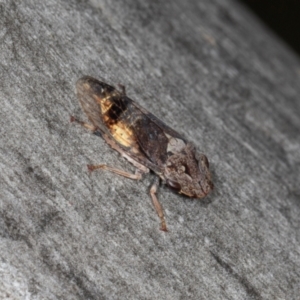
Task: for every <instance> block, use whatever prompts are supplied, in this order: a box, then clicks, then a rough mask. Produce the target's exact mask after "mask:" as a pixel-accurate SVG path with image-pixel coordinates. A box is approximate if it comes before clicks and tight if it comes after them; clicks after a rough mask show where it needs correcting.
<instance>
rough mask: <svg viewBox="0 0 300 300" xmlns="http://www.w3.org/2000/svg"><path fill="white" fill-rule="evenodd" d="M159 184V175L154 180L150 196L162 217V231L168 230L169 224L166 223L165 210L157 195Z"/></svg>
mask: <svg viewBox="0 0 300 300" xmlns="http://www.w3.org/2000/svg"><path fill="white" fill-rule="evenodd" d="M158 186H159V177H156V178H155V181H154V182H153V184H152V186H151V188H150V196H151V198H152V202H153V205H154V207H155V210H156V212H157V214H158V216H159V218H160V222H161V223H160V225H161V227H160V230H162V231H168V229H167V224H166V220H165V216H164V211H163V208H162V206H161V204H160V203H159V201H158V199H157V197H156V192H157V188H158Z"/></svg>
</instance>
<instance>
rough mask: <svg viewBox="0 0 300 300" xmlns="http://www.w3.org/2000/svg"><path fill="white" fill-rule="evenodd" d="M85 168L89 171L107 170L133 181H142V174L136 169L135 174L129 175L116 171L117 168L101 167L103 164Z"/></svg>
mask: <svg viewBox="0 0 300 300" xmlns="http://www.w3.org/2000/svg"><path fill="white" fill-rule="evenodd" d="M87 167H88V169H89V171H94V170H96V169H102V170H107V171H110V172H112V173H115V174H118V175H121V176H123V177H126V178H130V179H134V180H140V179H142V175H143V172H142V171H141V170H139V169H136V170H135V173H134V174H132V173H129V172H126V171H123V170H120V169H117V168H113V167H109V166H107V165H103V164H102V165H87Z"/></svg>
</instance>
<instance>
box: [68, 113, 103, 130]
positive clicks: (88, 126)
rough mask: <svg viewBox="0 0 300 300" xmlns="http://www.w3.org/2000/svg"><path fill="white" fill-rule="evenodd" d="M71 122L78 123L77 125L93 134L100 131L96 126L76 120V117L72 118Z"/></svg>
mask: <svg viewBox="0 0 300 300" xmlns="http://www.w3.org/2000/svg"><path fill="white" fill-rule="evenodd" d="M70 122H76V123H78V124H80V125H81V126H83V127H85V128H86V129H88V130H91V131H93V132H95V131H97V129H98V128H97V127H96V126H94V125H91V124H88V123H85V122H82V121H80V120H78V119H76V118H75V117H74V116H71V117H70Z"/></svg>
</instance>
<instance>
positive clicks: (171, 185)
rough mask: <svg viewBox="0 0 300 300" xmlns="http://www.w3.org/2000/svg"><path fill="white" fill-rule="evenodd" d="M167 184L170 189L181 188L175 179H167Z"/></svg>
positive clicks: (178, 189)
mask: <svg viewBox="0 0 300 300" xmlns="http://www.w3.org/2000/svg"><path fill="white" fill-rule="evenodd" d="M167 185H168V187H170V188H171V189H173V190H175V191H177V192H179V191H180V190H181V185H180V184H179V183H178V182H176V181H173V180H167Z"/></svg>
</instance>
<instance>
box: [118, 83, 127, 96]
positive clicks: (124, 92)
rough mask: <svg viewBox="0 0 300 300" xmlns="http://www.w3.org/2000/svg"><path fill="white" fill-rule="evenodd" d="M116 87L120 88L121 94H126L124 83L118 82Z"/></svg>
mask: <svg viewBox="0 0 300 300" xmlns="http://www.w3.org/2000/svg"><path fill="white" fill-rule="evenodd" d="M118 87H119V88H120V89H121V93H122V95H123V96H126V88H125V85H123V84H120V83H119V84H118Z"/></svg>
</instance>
